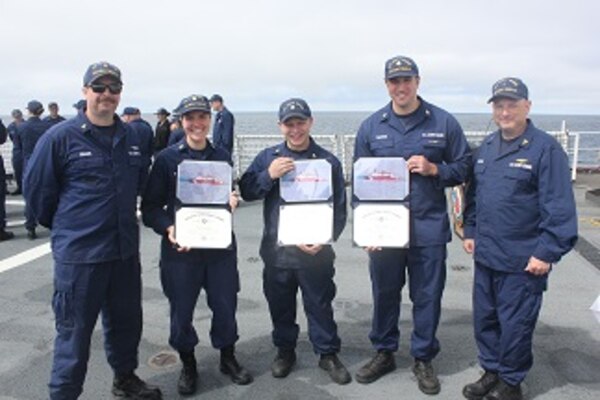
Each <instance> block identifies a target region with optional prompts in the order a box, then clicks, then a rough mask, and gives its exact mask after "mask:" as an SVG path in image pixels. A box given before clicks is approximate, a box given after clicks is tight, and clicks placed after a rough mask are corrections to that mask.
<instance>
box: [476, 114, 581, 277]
mask: <svg viewBox="0 0 600 400" xmlns="http://www.w3.org/2000/svg"><path fill="white" fill-rule="evenodd" d="M500 142H501V133H500V131H496V132H494V133H492V134H491V135H489V136H488V137H487V138H486V139H485V140H484V141H483V143H482V144H481V146H480V147H479V149H478V150H477V152H476V156H475V157H474V167H473V179H472V180H471V182H470V183H469V187H468V190H467V207H466V209H465V214H464V215H465V237H466V238H470V239H475V261H477V262H479V263H481V264H483V265H485V266H486V267H488V268H492V269H496V270H499V271H505V272H522V271H523V270H524V269H525V267H526V266H527V263H528V261H529V258H530V257H531V256H534V257H536V258H538V259H540V260H542V261H545V262H548V263H555V262H557V261H559V260H560V258H561V256H562V255H564V254H565V253H566V252H568V251H569V250H571V249H572V248H573V246H574V245H575V242H576V240H577V214H576V208H575V200H574V197H573V189H572V187H571V177H570V172H569V164H568V158H567V155H566V154H565V152H564V150H563V149H562V147H561V146H560V145H559V144H558V142H557V141H556V140H555V139H554V138H553V137H552V136H550V135H549V134H547V133H546V132H544V131H541V130H539V129H537V128H536V127H535V126H534V125H533V123H532V122H531V121H528V124H527V129H526V130H525V132H524V133H523V134H522V135H521V136H520V137H519V138H518V139H517V140H515V141H513V142H512V143H511V144H510V145H509V146H508V147H507V148H506V149H504V150H503V151H502V152H501V151H500Z"/></svg>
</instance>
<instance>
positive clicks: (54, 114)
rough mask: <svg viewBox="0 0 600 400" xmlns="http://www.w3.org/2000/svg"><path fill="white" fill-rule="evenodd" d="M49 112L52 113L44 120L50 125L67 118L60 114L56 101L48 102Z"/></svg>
mask: <svg viewBox="0 0 600 400" xmlns="http://www.w3.org/2000/svg"><path fill="white" fill-rule="evenodd" d="M48 112H49V113H50V115H48V116H47V117H46V118H44V122H45V123H46V124H47V125H48V127H51V126H52V125H55V124H58V123H59V122H62V121H64V120H65V118H64V117H63V116H61V115H59V114H58V104H57V103H55V102H50V103H48Z"/></svg>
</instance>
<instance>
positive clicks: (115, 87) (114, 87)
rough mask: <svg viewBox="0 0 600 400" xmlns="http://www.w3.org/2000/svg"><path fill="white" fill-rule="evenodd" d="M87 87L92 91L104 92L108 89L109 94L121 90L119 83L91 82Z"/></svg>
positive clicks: (121, 86)
mask: <svg viewBox="0 0 600 400" xmlns="http://www.w3.org/2000/svg"><path fill="white" fill-rule="evenodd" d="M89 87H90V88H91V89H92V92H94V93H104V92H105V91H106V89H108V91H109V92H110V93H111V94H119V93H121V91H122V90H123V84H121V83H108V84H106V83H92V84H91V85H90V86H89Z"/></svg>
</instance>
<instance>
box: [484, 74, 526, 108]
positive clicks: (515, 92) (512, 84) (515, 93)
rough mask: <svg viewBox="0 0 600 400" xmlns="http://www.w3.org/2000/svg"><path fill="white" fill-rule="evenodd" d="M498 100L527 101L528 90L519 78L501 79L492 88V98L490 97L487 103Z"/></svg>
mask: <svg viewBox="0 0 600 400" xmlns="http://www.w3.org/2000/svg"><path fill="white" fill-rule="evenodd" d="M499 98H508V99H513V100H522V99H525V100H527V99H529V90H528V89H527V86H526V85H525V84H524V83H523V81H522V80H520V79H519V78H512V77H508V78H502V79H500V80H499V81H498V82H496V83H494V86H492V97H490V99H489V100H488V103H491V102H492V101H494V100H496V99H499Z"/></svg>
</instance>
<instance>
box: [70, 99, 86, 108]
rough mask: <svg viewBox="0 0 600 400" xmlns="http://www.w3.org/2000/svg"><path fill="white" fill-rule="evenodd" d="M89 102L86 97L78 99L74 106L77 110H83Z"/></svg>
mask: <svg viewBox="0 0 600 400" xmlns="http://www.w3.org/2000/svg"><path fill="white" fill-rule="evenodd" d="M86 104H87V102H86V101H85V100H84V99H81V100H78V101H76V102H75V103H73V108H74V109H76V110H81V109H82V108H84V107H85V106H86Z"/></svg>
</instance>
